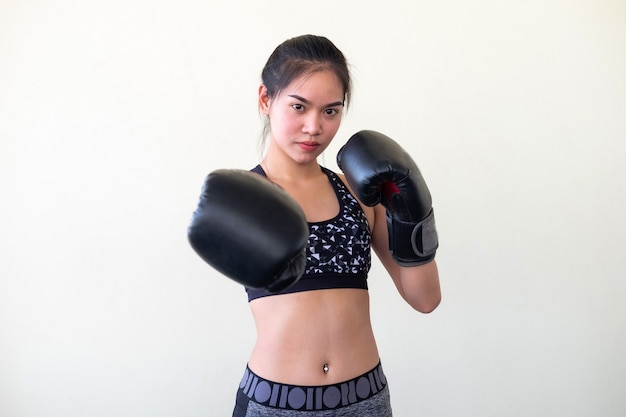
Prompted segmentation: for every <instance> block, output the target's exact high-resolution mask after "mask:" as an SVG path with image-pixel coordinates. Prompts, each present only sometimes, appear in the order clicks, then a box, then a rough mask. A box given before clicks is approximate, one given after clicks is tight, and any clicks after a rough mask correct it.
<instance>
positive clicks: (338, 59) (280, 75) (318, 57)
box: [261, 35, 352, 139]
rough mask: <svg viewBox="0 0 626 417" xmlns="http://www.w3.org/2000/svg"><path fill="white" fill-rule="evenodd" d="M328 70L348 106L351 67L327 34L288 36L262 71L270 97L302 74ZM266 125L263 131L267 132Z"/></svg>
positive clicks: (350, 93) (350, 87) (265, 133)
mask: <svg viewBox="0 0 626 417" xmlns="http://www.w3.org/2000/svg"><path fill="white" fill-rule="evenodd" d="M324 70H330V71H332V72H333V73H334V74H335V75H336V76H337V79H338V80H339V82H340V84H341V85H342V87H343V93H344V96H343V101H344V105H345V107H347V106H348V104H349V102H350V98H351V96H352V81H351V78H350V70H349V68H348V63H347V61H346V58H345V57H344V55H343V53H342V52H341V51H340V50H339V49H338V48H337V47H336V46H335V45H334V44H333V43H332V42H331V41H330V40H329V39H327V38H326V37H324V36H316V35H302V36H297V37H295V38H291V39H287V40H286V41H284V42H283V43H281V44H280V45H278V46H277V47H276V49H274V52H272V54H271V55H270V57H269V59H268V60H267V63H266V64H265V66H264V67H263V71H262V72H261V80H262V82H263V85H265V87H266V88H267V95H268V97H269V98H273V97H276V96H277V95H278V94H280V93H281V91H282V90H283V89H285V88H286V87H287V86H288V85H289V84H290V83H291V82H292V81H293V80H295V79H297V78H299V77H300V76H302V75H306V74H312V73H314V72H318V71H324ZM268 129H269V128H268V126H267V124H266V126H265V129H264V131H263V139H265V137H266V136H267V133H268Z"/></svg>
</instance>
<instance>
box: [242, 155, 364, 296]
mask: <svg viewBox="0 0 626 417" xmlns="http://www.w3.org/2000/svg"><path fill="white" fill-rule="evenodd" d="M321 168H322V171H323V172H324V173H325V174H326V175H327V176H328V180H329V181H330V184H331V185H332V187H333V189H334V190H335V194H336V195H337V200H338V201H339V214H337V216H335V217H333V218H332V219H329V220H326V221H322V222H313V223H311V222H309V232H310V233H309V241H308V244H307V247H306V268H305V271H304V274H303V275H302V277H301V278H300V279H299V280H298V281H297V282H296V283H295V284H293V285H292V286H290V287H289V288H287V289H285V290H283V291H281V292H279V293H270V292H267V291H265V290H262V289H261V290H257V289H252V288H246V291H247V293H248V301H252V300H254V299H257V298H260V297H266V296H270V295H277V294H291V293H296V292H302V291H311V290H322V289H331V288H359V289H365V290H367V274H368V272H369V270H370V267H371V241H372V237H371V235H370V228H369V223H368V221H367V218H366V217H365V213H363V210H362V209H361V206H360V205H359V202H358V201H357V200H356V198H354V196H353V195H352V194H350V191H349V190H348V188H347V187H346V185H345V184H344V183H343V181H341V179H340V178H339V177H338V176H337V174H335V173H334V172H332V171H331V170H329V169H327V168H324V167H321ZM252 171H253V172H256V173H257V174H260V175H263V176H266V174H265V172H264V171H263V168H262V167H261V166H260V165H257V166H256V167H255V168H253V169H252Z"/></svg>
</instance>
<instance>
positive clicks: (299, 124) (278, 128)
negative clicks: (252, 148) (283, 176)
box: [259, 70, 344, 163]
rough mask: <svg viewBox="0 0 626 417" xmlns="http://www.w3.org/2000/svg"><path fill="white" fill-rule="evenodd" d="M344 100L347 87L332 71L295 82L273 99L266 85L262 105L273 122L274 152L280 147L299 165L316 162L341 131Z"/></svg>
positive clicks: (260, 97)
mask: <svg viewBox="0 0 626 417" xmlns="http://www.w3.org/2000/svg"><path fill="white" fill-rule="evenodd" d="M343 100H344V91H343V87H342V86H341V83H340V82H339V79H338V78H337V76H336V75H335V74H334V73H333V72H332V71H328V70H324V71H318V72H314V73H312V74H306V75H304V76H302V77H300V78H297V79H295V80H294V81H293V82H292V83H291V84H289V85H288V86H287V87H286V88H285V89H283V90H282V92H281V93H280V94H278V95H277V96H276V97H273V98H269V97H267V89H266V88H265V86H263V85H262V86H261V87H260V89H259V105H260V109H261V111H262V112H263V113H264V114H266V115H267V116H268V117H269V121H270V136H271V143H270V150H271V149H272V147H276V146H277V147H278V148H279V149H281V150H282V152H284V153H285V154H286V155H288V156H289V157H290V158H291V159H293V160H294V161H296V162H298V163H307V162H311V161H315V160H316V159H317V157H318V156H319V155H320V154H321V153H322V152H323V151H324V150H325V149H326V148H327V147H328V145H329V144H330V142H331V141H332V139H333V138H334V137H335V134H336V133H337V130H338V129H339V125H340V124H341V117H342V114H343Z"/></svg>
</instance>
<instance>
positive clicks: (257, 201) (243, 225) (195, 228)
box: [187, 169, 309, 292]
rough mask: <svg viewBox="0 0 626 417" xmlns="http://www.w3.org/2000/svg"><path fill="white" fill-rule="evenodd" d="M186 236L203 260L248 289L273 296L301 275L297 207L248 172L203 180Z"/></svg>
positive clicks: (303, 227)
mask: <svg viewBox="0 0 626 417" xmlns="http://www.w3.org/2000/svg"><path fill="white" fill-rule="evenodd" d="M187 236H188V239H189V242H190V244H191V246H192V248H193V249H194V250H195V251H196V253H197V254H198V255H200V257H201V258H202V259H203V260H204V261H205V262H207V263H208V264H209V265H211V266H212V267H213V268H215V269H216V270H218V271H219V272H221V273H223V274H224V275H226V276H227V277H229V278H231V279H233V280H234V281H237V282H238V283H240V284H243V285H245V286H246V287H249V288H256V289H260V288H262V289H266V290H268V291H270V292H278V291H281V290H283V289H285V288H287V287H288V286H290V285H292V284H294V283H295V282H296V281H297V280H298V279H299V278H300V276H301V275H302V273H303V272H304V268H305V264H306V254H305V246H306V244H307V240H308V238H309V227H308V224H307V221H306V218H305V215H304V212H303V211H302V208H301V207H300V206H299V205H298V203H297V202H296V201H295V200H294V199H293V198H292V197H291V196H290V195H289V194H287V192H285V191H284V190H283V189H282V188H280V187H279V186H278V185H276V184H274V183H272V182H270V181H269V180H267V179H266V178H265V177H262V176H260V175H258V174H255V173H253V172H250V171H243V170H225V169H222V170H216V171H213V172H212V173H210V174H209V175H208V176H207V177H206V180H205V182H204V187H203V189H202V194H201V195H200V202H199V203H198V207H197V209H196V210H195V212H194V213H193V217H192V219H191V223H190V225H189V227H188V229H187Z"/></svg>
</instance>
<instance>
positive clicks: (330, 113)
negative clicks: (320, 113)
mask: <svg viewBox="0 0 626 417" xmlns="http://www.w3.org/2000/svg"><path fill="white" fill-rule="evenodd" d="M324 114H325V115H326V116H335V115H337V114H339V110H337V109H334V108H330V109H325V110H324Z"/></svg>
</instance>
